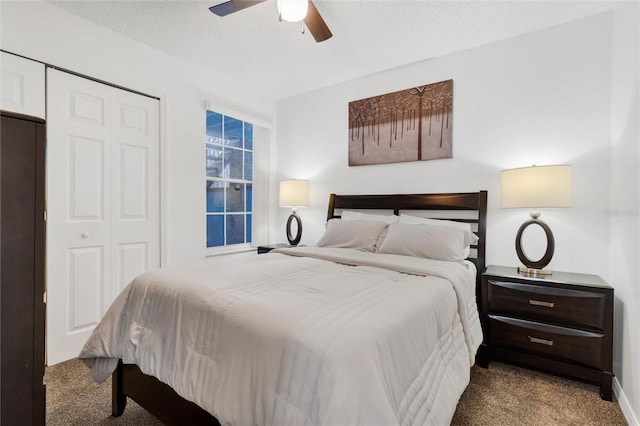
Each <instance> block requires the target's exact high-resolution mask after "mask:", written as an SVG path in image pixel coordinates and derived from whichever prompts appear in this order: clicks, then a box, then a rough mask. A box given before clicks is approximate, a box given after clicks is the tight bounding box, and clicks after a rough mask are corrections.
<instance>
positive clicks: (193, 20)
mask: <svg viewBox="0 0 640 426" xmlns="http://www.w3.org/2000/svg"><path fill="white" fill-rule="evenodd" d="M221 2H222V1H221V0H209V1H200V0H198V1H191V0H182V1H155V0H154V1H51V3H53V4H55V5H56V6H58V7H60V8H62V9H65V10H67V11H69V12H71V13H73V14H76V15H79V16H82V17H84V18H87V19H89V20H91V21H94V22H95V23H97V24H100V25H103V26H105V27H108V28H111V29H112V30H115V31H117V32H119V33H121V34H123V35H125V36H127V37H129V38H132V39H134V40H137V41H139V42H142V43H144V44H147V45H149V46H151V47H154V48H156V49H158V50H161V51H163V52H166V53H168V54H169V55H172V56H174V57H177V58H180V59H182V60H184V61H187V62H190V63H193V64H195V65H197V66H199V67H201V68H204V69H206V70H207V71H209V72H210V73H211V74H212V76H214V75H215V74H217V73H221V74H224V75H225V76H226V77H229V76H233V77H234V78H236V79H238V80H239V81H241V82H242V83H243V84H244V85H246V86H248V87H250V88H253V89H254V90H257V91H259V92H261V93H263V94H265V95H267V96H270V97H272V98H275V99H280V98H284V97H287V96H291V95H295V94H299V93H303V92H307V91H310V90H314V89H317V88H320V87H325V86H329V85H332V84H336V83H340V82H343V81H347V80H350V79H353V78H358V77H362V76H365V75H369V74H372V73H375V72H378V71H382V70H386V69H391V68H395V67H398V66H402V65H406V64H409V63H413V62H417V61H420V60H423V59H428V58H433V57H437V56H442V55H446V54H449V53H452V52H456V51H460V50H464V49H469V48H473V47H477V46H481V45H484V44H487V43H491V42H494V41H498V40H503V39H506V38H511V37H514V36H518V35H521V34H525V33H528V32H532V31H537V30H541V29H545V28H549V27H552V26H555V25H559V24H562V23H566V22H569V21H573V20H577V19H580V18H584V17H587V16H591V15H594V14H597V13H601V12H604V11H606V10H609V9H610V3H609V2H607V1H601V2H600V1H550V0H548V1H525V0H512V1H483V0H475V1H444V0H441V1H435V0H420V1H406V0H393V1H391V0H387V1H381V0H368V1H367V0H365V1H355V0H353V1H352V0H314V4H315V5H316V7H317V8H318V10H319V11H320V14H321V15H322V17H323V18H324V20H325V21H326V23H327V24H328V26H329V28H330V29H331V31H332V32H333V38H331V39H329V40H327V41H325V42H322V43H316V42H315V41H314V40H313V37H312V36H311V34H309V33H306V34H304V35H303V34H301V31H300V30H301V25H300V24H294V23H288V22H278V19H277V16H278V12H277V7H276V2H275V0H269V1H267V2H265V3H262V4H259V5H256V6H253V7H250V8H248V9H245V10H243V11H240V12H237V13H234V14H231V15H228V16H226V17H219V16H216V15H214V14H212V13H211V12H209V10H208V8H209V7H210V6H212V5H214V4H218V3H221Z"/></svg>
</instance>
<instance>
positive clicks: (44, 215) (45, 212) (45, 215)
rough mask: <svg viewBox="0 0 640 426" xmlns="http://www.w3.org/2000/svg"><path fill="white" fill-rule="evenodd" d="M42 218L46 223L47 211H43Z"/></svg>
mask: <svg viewBox="0 0 640 426" xmlns="http://www.w3.org/2000/svg"><path fill="white" fill-rule="evenodd" d="M43 217H44V221H45V222H46V221H47V211H46V210H45V211H44V214H43Z"/></svg>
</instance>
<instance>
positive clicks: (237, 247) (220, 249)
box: [203, 101, 272, 256]
mask: <svg viewBox="0 0 640 426" xmlns="http://www.w3.org/2000/svg"><path fill="white" fill-rule="evenodd" d="M204 107H205V108H204V109H205V114H204V118H205V123H204V126H203V127H204V128H205V137H204V140H205V151H204V154H205V161H204V163H205V167H204V169H205V170H204V175H205V183H207V185H208V184H210V182H216V181H218V182H225V183H226V182H229V183H239V184H242V185H243V189H244V202H243V210H242V212H227V211H226V200H225V207H224V210H225V211H223V212H220V214H219V215H220V216H222V217H224V218H225V219H223V223H224V225H223V226H224V230H225V231H224V233H225V235H224V236H223V238H224V240H225V243H226V238H227V235H226V217H227V216H228V215H233V214H234V213H237V214H242V215H243V216H244V218H245V223H244V232H245V234H244V236H245V238H244V241H245V242H243V243H238V244H230V245H220V246H212V247H208V246H207V217H208V216H210V212H208V209H207V203H206V195H205V209H204V210H205V218H204V219H205V220H204V228H205V229H204V235H205V249H206V253H207V256H212V255H217V254H228V253H237V252H242V251H248V250H253V248H254V247H255V246H257V245H259V244H260V242H259V241H255V238H254V236H255V223H256V199H255V190H256V186H257V184H256V172H255V168H256V137H255V136H256V133H255V132H256V127H259V128H263V129H265V130H267V131H268V132H269V135H268V137H267V141H266V149H267V150H268V145H269V140H270V138H271V130H272V124H271V123H270V122H268V121H265V120H262V119H259V118H256V117H252V116H251V115H249V114H246V113H242V112H238V111H233V110H230V109H229V108H225V107H224V106H220V105H218V104H215V103H214V102H211V101H206V102H205V105H204ZM206 111H213V112H215V113H217V114H220V115H222V117H223V118H222V119H223V123H224V117H229V118H233V119H236V120H239V121H242V122H243V129H242V138H243V145H242V147H233V146H230V145H225V144H224V141H221V143H220V144H216V145H217V146H220V147H222V148H223V154H222V155H223V159H222V161H223V162H224V149H226V148H230V149H236V150H239V151H241V152H242V172H243V176H242V179H234V178H224V177H222V178H220V177H211V176H208V173H207V165H208V164H207V158H208V155H207V151H206V150H207V149H208V145H209V142H207V137H206V136H207V135H206ZM244 123H248V124H251V125H253V135H252V146H251V149H246V148H245V145H244V138H245V126H244ZM223 126H224V124H223ZM247 152H250V153H251V155H252V166H251V167H252V176H251V179H250V180H247V179H245V177H246V176H245V174H244V173H245V171H246V170H245V157H246V153H247ZM267 162H270V160H269V159H268V160H267ZM267 179H268V178H267ZM248 184H250V185H252V191H251V193H252V195H253V197H252V200H251V212H248V211H247V201H248V200H247V192H248V191H247V185H248ZM267 185H268V182H267ZM263 187H264V185H263ZM224 196H225V198H226V190H225V195H224ZM267 198H268V197H267ZM261 210H263V214H265V211H264V210H265V209H264V208H262V209H261ZM216 214H217V213H216ZM247 215H250V216H251V232H252V235H251V236H250V238H251V241H250V242H246V241H247V236H248V235H247V232H248V229H247V220H246V218H247ZM266 216H267V217H265V218H264V220H265V221H267V222H268V220H269V218H268V211H267V212H266Z"/></svg>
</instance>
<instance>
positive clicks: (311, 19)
mask: <svg viewBox="0 0 640 426" xmlns="http://www.w3.org/2000/svg"><path fill="white" fill-rule="evenodd" d="M264 1H266V0H228V1H226V2H224V3H220V4H217V5H215V6H211V7H210V8H209V10H210V11H211V12H213V13H214V14H216V15H218V16H227V15H230V14H232V13H235V12H239V11H241V10H243V9H246V8H248V7H251V6H255V5H256V4H258V3H262V2H264ZM288 6H292V8H293V10H292V13H293V14H292V15H289V12H290V10H289V8H288ZM278 11H279V15H280V16H279V18H280V20H283V19H284V20H285V21H290V22H297V21H301V20H304V24H305V25H306V26H307V28H308V29H309V32H310V33H311V35H312V36H313V38H314V39H315V40H316V42H318V43H320V42H321V41H325V40H327V39H329V38H331V37H332V36H333V34H331V31H330V30H329V27H328V26H327V24H326V23H325V22H324V19H322V16H320V12H318V9H316V6H315V5H314V4H313V2H312V1H311V0H278ZM303 30H304V27H303Z"/></svg>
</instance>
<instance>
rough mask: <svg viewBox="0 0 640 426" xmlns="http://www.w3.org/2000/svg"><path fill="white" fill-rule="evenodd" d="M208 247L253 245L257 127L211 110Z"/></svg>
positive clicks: (207, 140)
mask: <svg viewBox="0 0 640 426" xmlns="http://www.w3.org/2000/svg"><path fill="white" fill-rule="evenodd" d="M206 130H207V132H206V162H207V176H206V193H207V247H220V246H230V245H235V244H248V243H251V233H252V216H253V205H252V204H253V125H252V124H251V123H248V122H245V121H242V120H238V119H236V118H233V117H229V116H226V115H223V114H220V113H217V112H214V111H210V110H207V129H206Z"/></svg>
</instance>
